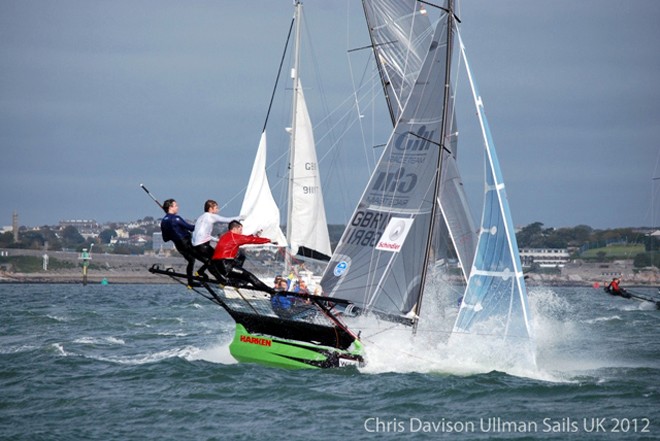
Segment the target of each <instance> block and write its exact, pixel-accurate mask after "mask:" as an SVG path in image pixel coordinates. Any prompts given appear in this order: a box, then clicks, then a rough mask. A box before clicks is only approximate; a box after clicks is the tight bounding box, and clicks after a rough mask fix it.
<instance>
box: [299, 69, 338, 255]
mask: <svg viewBox="0 0 660 441" xmlns="http://www.w3.org/2000/svg"><path fill="white" fill-rule="evenodd" d="M295 93H297V94H298V99H297V100H296V101H297V106H296V115H295V118H296V122H295V124H294V128H295V130H296V132H295V136H294V134H292V136H294V141H293V144H294V146H293V150H294V152H295V154H294V155H293V167H291V182H292V186H291V200H290V203H291V204H292V207H291V215H290V216H289V223H290V224H291V228H290V236H289V242H290V245H291V252H292V253H293V254H306V253H301V250H300V248H301V247H304V248H305V249H306V250H310V252H314V253H316V254H318V253H321V254H322V255H324V256H325V257H326V259H327V258H329V256H330V254H332V250H331V249H330V235H329V234H328V222H327V220H326V217H325V206H324V204H323V192H322V191H321V175H320V173H319V166H318V161H317V160H316V144H315V142H314V131H313V129H312V121H311V119H310V117H309V112H308V111H307V104H306V102H305V95H304V93H303V88H302V84H301V81H300V79H299V78H298V87H296V91H295ZM310 257H314V255H312V256H310Z"/></svg>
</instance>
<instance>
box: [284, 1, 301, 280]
mask: <svg viewBox="0 0 660 441" xmlns="http://www.w3.org/2000/svg"><path fill="white" fill-rule="evenodd" d="M301 14H302V2H300V0H295V13H294V21H295V23H296V33H295V38H294V52H293V53H294V56H293V67H292V68H291V79H292V80H293V99H292V104H291V139H290V144H289V185H288V190H287V194H288V201H287V216H286V238H287V241H288V252H287V253H285V267H284V269H285V272H286V273H288V272H289V270H290V269H291V252H292V249H291V231H292V228H291V218H292V212H293V180H294V179H295V176H294V173H293V165H294V164H295V159H296V149H295V145H296V125H297V124H296V119H297V118H296V112H297V111H298V87H299V86H300V82H299V81H298V67H299V65H300V25H301V23H300V16H301Z"/></svg>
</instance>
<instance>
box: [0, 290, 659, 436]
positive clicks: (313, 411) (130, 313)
mask: <svg viewBox="0 0 660 441" xmlns="http://www.w3.org/2000/svg"><path fill="white" fill-rule="evenodd" d="M638 291H639V292H644V293H647V294H649V295H652V294H653V291H652V290H638ZM530 301H531V305H532V309H533V312H534V325H535V329H536V337H537V347H536V359H537V367H535V368H531V369H530V368H529V367H521V368H518V367H516V366H511V368H510V369H500V370H495V369H496V368H499V364H498V362H496V361H495V360H494V359H490V360H491V361H492V363H491V361H488V360H489V359H485V361H484V360H482V361H479V360H476V361H475V359H474V358H473V357H469V359H465V360H463V359H461V357H462V355H461V354H460V353H459V354H452V355H451V356H446V355H443V354H442V348H443V345H442V344H438V345H435V346H434V345H432V344H429V345H426V346H424V347H425V349H424V350H420V349H419V348H417V349H416V352H415V354H410V353H409V352H407V350H408V349H406V350H405V351H404V350H402V351H401V357H396V356H393V355H392V354H396V353H397V351H398V350H399V349H398V348H397V344H396V342H393V344H392V345H390V347H387V348H383V347H382V345H381V346H379V347H377V348H372V351H373V352H372V359H373V363H371V364H370V365H369V366H368V367H366V368H364V369H362V370H357V369H352V370H351V369H348V370H327V371H287V370H280V369H273V368H266V367H261V366H256V365H246V364H237V363H235V362H234V361H233V360H232V358H231V356H230V355H229V352H228V349H227V345H228V343H229V341H230V339H231V336H232V331H233V324H232V322H231V321H230V319H229V318H228V316H227V315H226V314H225V313H224V312H223V311H222V310H220V309H219V308H218V307H217V306H215V305H213V304H212V303H210V302H208V301H206V300H204V299H202V298H196V297H195V296H194V295H193V294H191V293H189V292H188V291H186V290H185V289H182V288H181V287H180V286H178V285H177V286H156V285H125V286H113V285H109V286H101V285H94V286H92V285H89V286H86V287H83V286H77V285H12V284H7V285H0V439H2V440H83V439H85V440H89V439H95V440H96V439H98V440H263V439H268V440H272V439H286V440H312V439H330V440H335V439H337V440H349V439H350V440H367V439H368V440H377V439H439V438H450V439H461V440H471V439H576V440H578V439H594V440H601V439H612V440H618V439H635V440H637V439H640V440H641V439H646V440H657V439H660V410H659V409H660V388H659V387H658V382H659V380H660V343H659V342H658V337H659V335H660V331H659V329H660V328H659V326H658V325H659V324H660V321H659V319H660V311H656V310H654V309H652V308H651V306H652V305H650V304H645V303H641V302H634V301H630V300H624V299H619V298H613V297H610V296H607V295H605V294H603V292H602V290H594V289H587V288H552V289H550V288H532V289H531V290H530ZM425 338H427V339H428V338H429V336H426V337H425ZM438 338H439V339H441V336H438ZM402 349H403V348H402ZM484 349H486V348H484ZM378 351H387V354H388V355H389V357H381V356H379V354H377V352H378ZM502 355H503V356H505V355H506V354H502ZM368 357H369V354H368ZM466 357H467V356H466ZM385 359H386V360H389V361H388V362H387V363H384V362H383V361H382V360H385Z"/></svg>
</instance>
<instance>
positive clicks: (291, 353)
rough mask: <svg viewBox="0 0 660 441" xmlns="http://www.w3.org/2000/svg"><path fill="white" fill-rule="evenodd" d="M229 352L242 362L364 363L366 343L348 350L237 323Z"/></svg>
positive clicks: (315, 365)
mask: <svg viewBox="0 0 660 441" xmlns="http://www.w3.org/2000/svg"><path fill="white" fill-rule="evenodd" d="M229 352H230V353H231V355H232V356H233V357H234V358H235V359H236V360H238V361H239V362H245V363H258V364H262V365H266V366H273V367H280V368H288V369H321V368H331V367H343V366H362V365H363V364H364V359H363V346H362V344H361V343H360V342H359V341H358V340H355V341H354V342H353V344H352V345H351V347H349V348H348V349H347V350H342V349H337V348H332V347H330V346H322V345H316V344H313V343H308V342H304V341H296V340H286V339H282V338H278V337H272V336H268V335H259V334H250V333H249V332H248V331H247V330H246V329H245V327H244V326H243V325H241V324H239V323H237V324H236V332H235V334H234V340H233V341H232V342H231V344H230V345H229Z"/></svg>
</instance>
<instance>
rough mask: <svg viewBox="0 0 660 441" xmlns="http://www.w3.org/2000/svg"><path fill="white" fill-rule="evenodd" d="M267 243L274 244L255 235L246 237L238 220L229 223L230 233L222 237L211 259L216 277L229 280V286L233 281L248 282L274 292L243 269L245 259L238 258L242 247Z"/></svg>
mask: <svg viewBox="0 0 660 441" xmlns="http://www.w3.org/2000/svg"><path fill="white" fill-rule="evenodd" d="M265 243H274V242H273V241H271V240H270V239H267V238H265V237H259V236H255V235H250V236H246V235H244V234H243V224H241V223H240V222H239V221H236V220H233V221H231V222H229V225H228V231H227V232H226V233H225V234H223V235H222V236H220V239H219V240H218V244H217V245H216V247H215V252H214V253H213V257H212V258H211V262H212V264H213V265H212V267H213V270H215V272H217V274H215V276H216V277H218V279H220V280H222V279H223V278H225V279H228V281H229V284H232V279H233V280H237V281H243V282H248V283H250V284H251V285H252V286H254V287H255V288H259V289H261V290H264V291H267V292H273V288H271V287H270V286H268V285H266V284H265V283H264V282H262V281H261V280H259V279H258V278H257V276H255V275H254V274H252V273H251V272H249V271H247V270H245V269H244V268H243V260H244V258H239V257H238V252H239V248H240V246H241V245H247V244H265Z"/></svg>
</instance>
